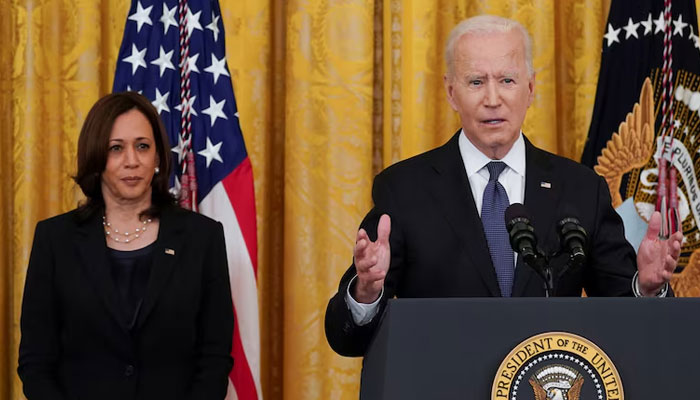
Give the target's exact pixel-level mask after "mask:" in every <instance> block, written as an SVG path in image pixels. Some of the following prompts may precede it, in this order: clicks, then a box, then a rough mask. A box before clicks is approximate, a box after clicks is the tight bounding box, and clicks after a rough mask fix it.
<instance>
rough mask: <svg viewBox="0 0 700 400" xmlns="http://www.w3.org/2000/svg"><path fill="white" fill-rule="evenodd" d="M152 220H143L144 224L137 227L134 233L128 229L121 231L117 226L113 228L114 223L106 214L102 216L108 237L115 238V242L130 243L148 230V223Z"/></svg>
mask: <svg viewBox="0 0 700 400" xmlns="http://www.w3.org/2000/svg"><path fill="white" fill-rule="evenodd" d="M150 222H151V219H150V218H148V219H146V220H143V221H141V223H142V224H143V225H141V227H140V228H136V229H135V230H134V232H133V233H132V232H127V231H124V232H119V229H117V228H114V229H112V224H110V223H109V222H107V217H106V216H104V215H103V216H102V226H104V230H105V235H107V237H108V238H110V239H112V240H114V241H115V242H124V243H129V242H131V241H134V240H136V239H138V238H139V237H140V236H141V235H142V234H143V233H144V232H146V225H148V223H150ZM117 235H118V236H117ZM119 236H121V239H120V238H119Z"/></svg>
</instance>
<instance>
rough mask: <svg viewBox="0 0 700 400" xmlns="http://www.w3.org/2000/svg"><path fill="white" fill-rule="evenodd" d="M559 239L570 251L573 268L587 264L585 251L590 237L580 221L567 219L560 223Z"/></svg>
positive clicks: (572, 218) (571, 218)
mask: <svg viewBox="0 0 700 400" xmlns="http://www.w3.org/2000/svg"><path fill="white" fill-rule="evenodd" d="M557 226H558V228H559V239H560V240H561V244H562V246H563V247H564V248H565V249H566V250H568V251H569V254H570V257H569V262H570V263H571V265H572V266H575V267H577V266H580V265H582V264H583V263H585V262H586V252H585V250H584V248H585V246H586V242H587V241H588V235H587V234H586V230H585V229H583V227H582V226H581V223H580V222H579V220H578V219H576V218H574V217H567V218H564V219H562V220H561V221H559V224H558V225H557Z"/></svg>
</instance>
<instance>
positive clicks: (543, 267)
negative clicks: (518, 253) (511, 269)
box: [523, 249, 561, 297]
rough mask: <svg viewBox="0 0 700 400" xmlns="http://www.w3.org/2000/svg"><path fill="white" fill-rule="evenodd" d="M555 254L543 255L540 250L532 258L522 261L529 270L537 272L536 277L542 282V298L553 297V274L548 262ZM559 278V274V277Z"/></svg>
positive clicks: (525, 258)
mask: <svg viewBox="0 0 700 400" xmlns="http://www.w3.org/2000/svg"><path fill="white" fill-rule="evenodd" d="M555 255H556V253H555V254H550V255H547V254H545V253H543V252H542V251H541V250H540V249H537V254H535V255H534V256H533V257H524V258H523V260H524V261H525V264H527V265H528V266H529V267H530V268H532V269H533V270H535V272H537V275H539V276H540V278H542V280H543V281H544V296H545V297H553V296H554V294H555V291H554V289H555V288H554V273H553V271H552V267H551V266H550V265H549V260H550V259H551V257H554V256H555ZM559 276H561V274H560V275H559Z"/></svg>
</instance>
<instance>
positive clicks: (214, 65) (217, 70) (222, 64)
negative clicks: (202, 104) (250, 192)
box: [204, 54, 230, 85]
mask: <svg viewBox="0 0 700 400" xmlns="http://www.w3.org/2000/svg"><path fill="white" fill-rule="evenodd" d="M204 71H205V72H209V73H210V74H213V75H214V84H215V85H216V81H217V80H218V79H219V76H221V75H226V76H229V77H230V75H229V74H228V71H227V70H226V57H222V58H221V60H219V59H217V58H216V56H215V55H214V54H212V55H211V65H210V66H208V67H206V68H204Z"/></svg>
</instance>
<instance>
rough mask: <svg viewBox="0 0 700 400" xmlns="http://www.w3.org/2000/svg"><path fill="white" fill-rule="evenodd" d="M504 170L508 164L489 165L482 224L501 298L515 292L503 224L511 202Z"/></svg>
mask: <svg viewBox="0 0 700 400" xmlns="http://www.w3.org/2000/svg"><path fill="white" fill-rule="evenodd" d="M505 167H506V164H505V163H503V162H500V161H492V162H490V163H488V164H487V165H486V168H488V170H489V183H488V184H487V185H486V189H484V199H483V202H482V205H481V223H482V224H483V225H484V233H485V234H486V241H487V242H488V244H489V252H490V253H491V261H492V262H493V266H494V268H495V269H496V277H497V278H498V286H499V287H500V288H501V295H502V296H503V297H510V294H511V291H512V289H513V277H514V275H515V271H514V269H515V264H514V261H513V250H512V248H511V247H510V241H509V238H508V231H507V230H506V223H505V221H504V214H505V212H506V208H507V207H508V205H509V204H510V203H509V202H508V194H506V190H505V188H504V187H503V185H501V184H500V183H499V182H498V176H499V175H501V172H503V169H504V168H505Z"/></svg>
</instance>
